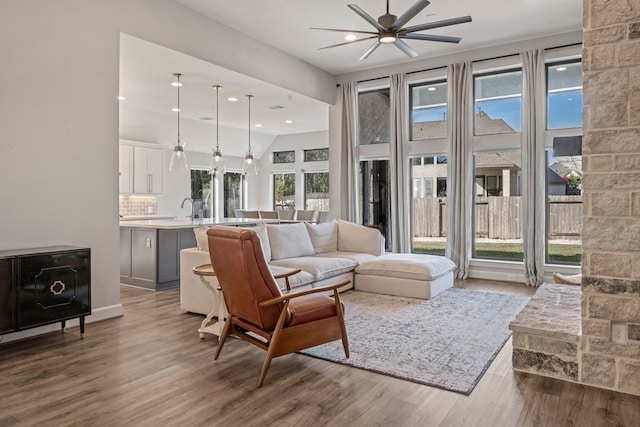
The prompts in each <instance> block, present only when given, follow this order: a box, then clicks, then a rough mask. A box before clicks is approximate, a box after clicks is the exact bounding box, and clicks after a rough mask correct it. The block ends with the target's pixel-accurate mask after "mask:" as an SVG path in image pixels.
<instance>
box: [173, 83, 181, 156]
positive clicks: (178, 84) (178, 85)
mask: <svg viewBox="0 0 640 427" xmlns="http://www.w3.org/2000/svg"><path fill="white" fill-rule="evenodd" d="M181 75H182V74H180V73H175V74H174V76H176V78H177V79H178V83H177V84H176V87H177V88H178V111H177V113H178V147H180V76H181Z"/></svg>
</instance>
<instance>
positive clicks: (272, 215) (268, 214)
mask: <svg viewBox="0 0 640 427" xmlns="http://www.w3.org/2000/svg"><path fill="white" fill-rule="evenodd" d="M259 212H260V218H265V219H278V212H276V211H259Z"/></svg>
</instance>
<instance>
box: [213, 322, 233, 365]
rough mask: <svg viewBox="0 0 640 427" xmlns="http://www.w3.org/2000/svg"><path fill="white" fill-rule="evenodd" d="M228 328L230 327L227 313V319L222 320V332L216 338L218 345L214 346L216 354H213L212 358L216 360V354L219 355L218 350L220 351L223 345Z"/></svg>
mask: <svg viewBox="0 0 640 427" xmlns="http://www.w3.org/2000/svg"><path fill="white" fill-rule="evenodd" d="M230 329H231V315H228V316H227V320H226V321H225V322H224V327H223V328H222V333H221V334H220V337H219V338H218V347H217V348H216V355H215V356H214V358H213V360H218V356H220V351H222V346H224V341H225V340H226V339H227V336H228V335H229V330H230Z"/></svg>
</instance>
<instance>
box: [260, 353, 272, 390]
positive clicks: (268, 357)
mask: <svg viewBox="0 0 640 427" xmlns="http://www.w3.org/2000/svg"><path fill="white" fill-rule="evenodd" d="M271 359H272V357H271V355H270V354H269V352H267V355H266V356H265V358H264V362H263V363H262V371H261V372H260V378H259V379H258V388H260V387H262V383H263V382H264V378H265V377H266V376H267V371H268V370H269V366H271Z"/></svg>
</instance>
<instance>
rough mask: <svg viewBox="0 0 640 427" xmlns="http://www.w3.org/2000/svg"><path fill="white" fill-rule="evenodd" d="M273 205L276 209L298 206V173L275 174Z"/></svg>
mask: <svg viewBox="0 0 640 427" xmlns="http://www.w3.org/2000/svg"><path fill="white" fill-rule="evenodd" d="M273 207H274V209H276V210H278V209H280V210H284V209H295V208H296V174H295V173H274V174H273Z"/></svg>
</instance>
